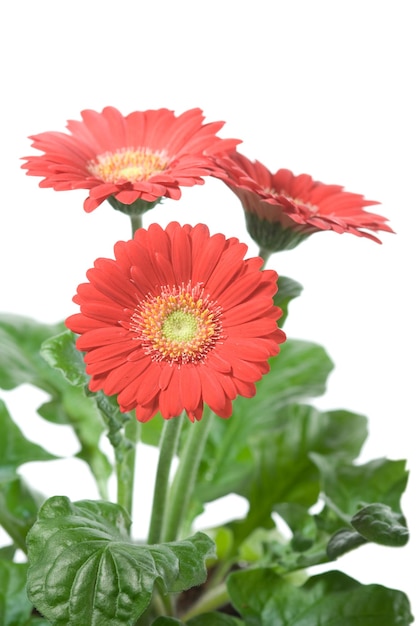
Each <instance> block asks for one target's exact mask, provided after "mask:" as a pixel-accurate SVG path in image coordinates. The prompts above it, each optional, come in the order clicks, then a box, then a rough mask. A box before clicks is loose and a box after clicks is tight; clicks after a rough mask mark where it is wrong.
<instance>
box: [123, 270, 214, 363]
mask: <svg viewBox="0 0 419 626" xmlns="http://www.w3.org/2000/svg"><path fill="white" fill-rule="evenodd" d="M220 317H221V308H220V307H219V306H217V305H216V304H215V303H214V302H211V301H210V300H209V298H208V297H204V290H203V288H202V286H201V285H200V284H197V285H195V286H194V287H192V285H191V283H190V282H189V283H188V284H187V285H183V284H182V285H181V286H180V287H169V286H166V287H163V288H162V290H161V294H160V295H159V296H151V295H149V296H148V297H147V298H146V299H145V300H143V301H142V302H141V303H140V304H139V305H138V306H137V307H136V309H135V311H134V313H133V315H132V317H131V330H132V331H133V332H134V333H135V334H136V336H137V337H136V338H137V339H139V340H140V341H141V342H142V344H143V348H144V351H145V353H146V354H149V355H150V356H151V358H152V359H153V361H168V362H169V363H172V364H173V363H177V364H184V363H190V362H198V361H201V360H202V359H204V358H205V356H206V355H207V354H208V352H209V351H210V350H211V349H212V348H213V347H214V345H215V344H216V342H217V341H219V340H220V339H221V338H222V327H221V321H220Z"/></svg>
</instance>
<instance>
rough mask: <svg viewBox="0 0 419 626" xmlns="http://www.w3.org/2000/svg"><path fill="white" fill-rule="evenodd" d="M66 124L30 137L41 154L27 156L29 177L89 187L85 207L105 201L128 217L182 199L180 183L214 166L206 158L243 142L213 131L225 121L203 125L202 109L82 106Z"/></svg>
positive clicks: (61, 186)
mask: <svg viewBox="0 0 419 626" xmlns="http://www.w3.org/2000/svg"><path fill="white" fill-rule="evenodd" d="M81 117H82V121H74V120H72V121H69V122H68V123H67V129H68V130H69V134H68V133H62V132H45V133H41V134H39V135H33V136H31V137H30V139H32V141H33V143H32V146H33V147H34V148H36V149H37V150H41V151H43V153H44V154H42V155H35V156H29V157H24V158H25V159H26V162H25V163H24V164H23V165H22V168H23V169H26V170H27V174H28V175H30V176H42V177H44V178H43V180H42V181H41V182H40V187H52V188H53V189H55V190H56V191H63V190H68V189H89V190H90V192H89V197H88V198H86V200H85V202H84V209H85V210H86V211H87V212H91V211H93V210H94V209H96V208H97V207H98V206H99V205H100V204H101V203H102V202H104V200H109V201H110V203H111V204H112V206H113V207H114V208H117V209H119V210H121V211H124V212H126V213H129V214H131V215H132V214H136V213H137V214H139V213H143V212H144V211H145V210H147V209H149V208H151V207H152V206H154V205H155V204H156V203H157V202H159V201H160V200H161V198H162V197H168V198H173V199H175V200H177V199H179V198H180V195H181V190H180V188H181V187H182V186H186V187H190V186H192V185H196V184H202V183H203V182H204V181H203V179H202V176H206V175H210V174H212V173H213V172H216V171H217V167H216V165H215V164H214V161H213V160H212V159H211V158H210V157H211V156H216V155H221V154H223V153H226V152H231V151H232V150H233V151H234V150H235V147H236V145H237V144H238V143H240V140H237V139H222V138H220V137H218V136H217V135H216V133H217V132H218V131H219V130H220V129H221V128H222V126H223V125H224V122H212V123H208V124H204V123H203V120H204V117H203V114H202V111H201V109H191V110H189V111H186V112H184V113H182V114H181V115H179V116H178V117H176V116H175V114H174V112H173V111H169V110H168V109H158V110H148V111H135V112H134V113H131V114H129V115H127V116H126V117H124V116H123V115H122V114H121V113H120V112H119V111H118V110H117V109H115V108H114V107H106V108H104V109H103V111H102V112H101V113H99V112H96V111H91V110H86V111H82V113H81Z"/></svg>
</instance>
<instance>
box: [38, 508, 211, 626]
mask: <svg viewBox="0 0 419 626" xmlns="http://www.w3.org/2000/svg"><path fill="white" fill-rule="evenodd" d="M129 527H130V520H129V518H128V515H127V514H126V512H125V510H124V509H123V508H122V507H120V506H118V505H116V504H112V503H109V502H93V501H90V500H84V501H80V502H76V503H71V502H70V501H69V500H68V498H65V497H61V496H56V497H54V498H50V499H49V500H48V501H47V502H46V503H45V504H44V506H43V507H42V509H41V511H40V513H39V517H38V521H37V522H36V523H35V524H34V526H33V527H32V529H31V531H30V532H29V534H28V537H27V543H28V548H29V552H28V554H29V563H30V568H29V572H28V594H29V597H30V599H31V600H32V602H33V603H34V605H35V606H36V607H37V609H38V610H39V611H40V613H42V614H43V615H45V617H47V618H48V619H50V620H51V621H53V623H54V626H64V625H66V626H80V624H96V623H97V624H99V623H106V624H107V625H108V626H123V625H124V626H127V625H128V624H134V623H135V621H136V619H138V617H139V616H140V615H141V614H142V613H143V612H144V611H145V609H146V608H147V606H148V604H149V602H150V599H151V596H152V593H153V588H154V585H155V584H157V585H158V586H159V588H160V589H161V590H162V591H163V592H164V593H167V592H180V591H184V590H186V589H188V588H190V587H192V586H195V585H199V584H202V583H203V582H204V581H205V579H206V567H205V562H206V559H207V558H208V557H210V556H214V553H213V547H214V544H213V542H212V541H211V539H210V538H209V537H207V536H206V535H205V534H203V533H196V534H195V535H194V536H193V537H190V538H188V539H185V540H183V541H179V542H171V543H166V544H161V545H152V546H144V545H137V544H134V543H132V541H131V540H130V538H129V534H128V531H129Z"/></svg>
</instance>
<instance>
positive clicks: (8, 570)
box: [0, 561, 33, 626]
mask: <svg viewBox="0 0 419 626" xmlns="http://www.w3.org/2000/svg"><path fill="white" fill-rule="evenodd" d="M27 569H28V566H27V563H11V562H10V561H0V624H1V626H27V625H28V623H29V619H30V615H31V612H32V608H33V607H32V604H31V603H30V602H29V600H28V597H27V595H26V572H27Z"/></svg>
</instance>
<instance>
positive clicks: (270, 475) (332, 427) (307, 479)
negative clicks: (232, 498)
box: [216, 405, 366, 543]
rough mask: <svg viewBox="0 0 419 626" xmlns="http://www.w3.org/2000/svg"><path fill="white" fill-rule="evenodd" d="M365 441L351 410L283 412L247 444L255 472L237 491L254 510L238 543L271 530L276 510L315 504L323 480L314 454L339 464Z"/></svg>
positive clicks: (362, 424)
mask: <svg viewBox="0 0 419 626" xmlns="http://www.w3.org/2000/svg"><path fill="white" fill-rule="evenodd" d="M365 437H366V420H365V418H364V417H363V416H360V415H356V414H353V413H349V412H348V411H330V412H325V413H321V412H320V411H318V410H316V409H315V408H313V407H310V406H306V405H292V406H288V407H286V408H284V409H283V410H282V411H281V412H280V414H278V417H277V425H276V428H275V429H274V428H271V430H268V431H263V430H261V431H260V432H259V433H257V434H255V435H254V436H253V437H249V439H248V442H247V444H248V446H249V450H250V451H251V454H252V457H253V458H252V470H251V473H250V474H249V475H248V476H247V477H246V482H245V483H244V484H242V485H240V488H239V489H237V492H238V493H239V494H240V495H242V496H244V497H246V498H247V499H248V500H249V504H250V508H249V512H248V515H247V517H246V519H245V520H244V521H243V522H237V523H235V524H234V530H235V537H236V543H237V542H241V541H242V540H243V539H244V538H245V537H246V536H247V535H248V534H249V533H250V532H252V531H253V530H254V529H255V528H257V527H258V526H265V527H268V528H269V526H270V525H272V520H271V517H272V512H273V511H274V510H277V508H276V507H277V505H279V504H281V503H293V504H297V505H300V506H303V507H306V508H308V507H310V506H311V505H313V504H315V503H316V502H317V499H318V496H319V492H320V475H319V471H318V469H317V467H316V465H315V464H314V463H313V461H312V458H311V457H312V454H313V453H314V452H317V453H319V454H323V455H325V456H326V455H327V456H330V457H331V458H333V459H335V462H336V459H340V460H343V459H350V460H351V459H353V458H354V457H356V456H357V455H358V453H359V450H360V447H361V446H362V443H363V441H364V439H365ZM225 471H226V472H227V471H228V469H226V470H225ZM216 476H217V475H216Z"/></svg>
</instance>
